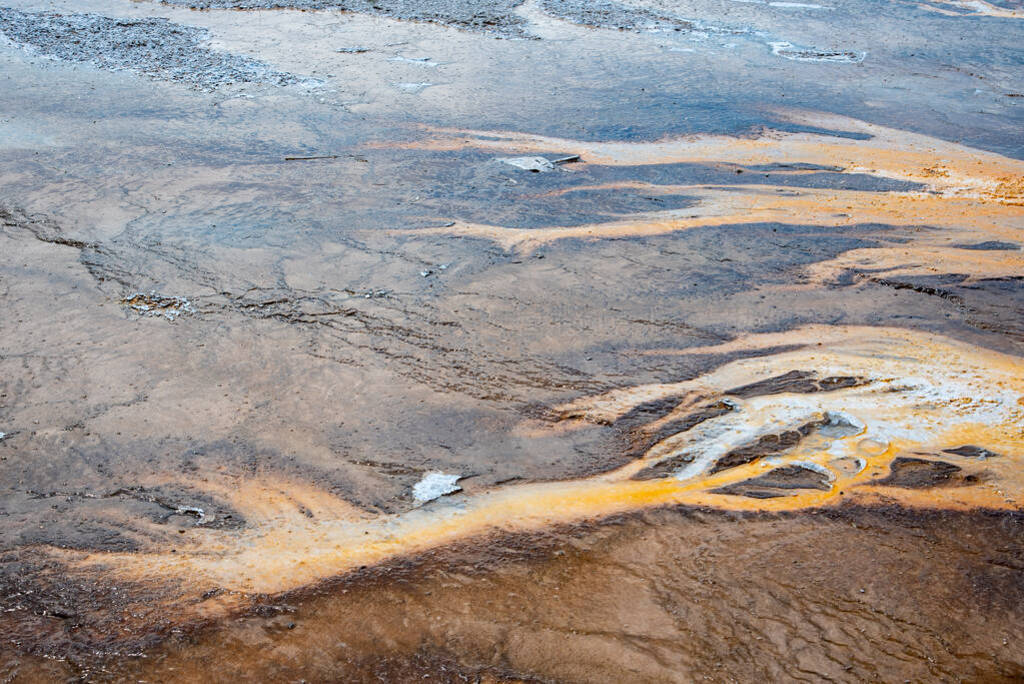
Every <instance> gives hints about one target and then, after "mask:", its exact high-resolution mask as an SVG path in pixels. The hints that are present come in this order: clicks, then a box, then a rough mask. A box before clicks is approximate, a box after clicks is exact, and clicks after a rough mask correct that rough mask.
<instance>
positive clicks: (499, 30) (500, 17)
mask: <svg viewBox="0 0 1024 684" xmlns="http://www.w3.org/2000/svg"><path fill="white" fill-rule="evenodd" d="M163 2H164V3H166V4H169V5H183V6H185V7H189V8H191V9H239V10H256V9H299V10H325V9H334V10H340V11H344V12H359V13H362V14H373V15H378V16H385V17H391V18H392V19H401V20H406V21H425V22H430V23H433V24H442V25H444V26H453V27H456V28H461V29H465V30H468V31H479V32H484V33H493V34H496V35H499V36H503V37H507V38H523V37H526V36H527V33H526V32H525V31H524V30H523V25H524V23H525V22H524V21H523V19H522V17H519V16H517V15H516V14H515V12H514V10H515V8H516V7H518V6H519V5H521V4H522V3H523V0H163Z"/></svg>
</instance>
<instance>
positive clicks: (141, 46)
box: [0, 8, 297, 90]
mask: <svg viewBox="0 0 1024 684" xmlns="http://www.w3.org/2000/svg"><path fill="white" fill-rule="evenodd" d="M0 34H3V35H4V36H6V37H7V38H8V39H9V40H11V41H12V42H14V43H15V44H17V45H18V46H20V47H22V48H24V49H26V50H28V51H30V52H32V53H34V54H38V55H43V56H46V57H53V58H56V59H60V60H64V61H66V62H78V63H85V64H90V65H92V66H95V67H97V68H100V69H106V70H109V71H130V72H134V73H138V74H142V75H144V76H148V77H150V78H153V79H159V80H165V81H175V82H178V83H184V84H186V85H190V86H192V87H194V88H197V89H201V90H212V89H213V88H217V87H219V86H224V85H231V84H233V83H270V84H273V85H286V84H289V83H294V82H295V81H296V80H297V79H296V77H295V76H293V75H291V74H286V73H281V72H278V71H274V70H273V69H271V68H270V67H269V66H267V65H266V64H264V63H262V62H260V61H257V60H254V59H250V58H247V57H241V56H238V55H233V54H231V53H228V52H220V51H216V50H211V49H209V48H208V47H204V43H206V41H207V40H208V39H209V33H208V31H206V29H203V28H199V27H196V26H182V25H180V24H174V23H172V22H170V21H168V20H167V19H127V18H122V19H118V18H113V17H106V16H102V15H98V14H68V15H65V14H55V13H49V12H21V11H18V10H15V9H10V8H0Z"/></svg>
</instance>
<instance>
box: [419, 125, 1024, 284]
mask: <svg viewBox="0 0 1024 684" xmlns="http://www.w3.org/2000/svg"><path fill="white" fill-rule="evenodd" d="M782 116H783V118H785V119H787V120H789V121H791V122H793V123H797V124H801V125H807V126H816V127H820V128H829V129H833V130H837V131H839V130H841V131H847V132H851V133H857V134H860V135H862V136H869V137H867V138H852V137H840V136H838V135H829V134H822V133H791V132H784V131H778V130H765V131H763V132H762V133H761V134H760V135H758V136H757V137H753V138H734V137H728V136H718V135H713V136H692V137H688V138H680V139H672V140H663V141H660V142H653V143H617V142H610V143H608V142H603V143H594V142H586V141H576V140H564V139H558V138H546V137H540V136H530V135H524V134H519V133H505V132H480V131H457V130H452V129H439V130H434V131H433V132H432V135H431V136H430V137H428V138H427V139H425V140H422V141H418V142H414V143H410V144H408V145H407V146H408V147H414V148H418V149H428V150H458V149H462V148H477V149H485V150H493V151H496V152H502V153H508V154H513V153H528V152H535V153H539V152H554V151H567V150H571V151H573V152H576V153H579V154H581V155H582V156H583V159H584V160H585V162H587V163H591V164H602V165H612V166H633V165H651V164H675V163H684V162H685V163H701V164H723V163H726V164H734V165H738V166H740V167H755V166H756V167H766V166H768V167H770V166H772V165H777V166H779V170H780V171H781V172H783V173H806V172H807V171H806V170H805V169H787V168H786V167H787V166H793V165H812V166H815V167H819V168H821V169H825V170H829V171H833V172H837V173H841V174H847V175H851V174H859V175H869V176H875V177H878V178H884V179H889V180H895V181H904V182H910V183H915V184H918V185H919V186H920V187H919V189H914V190H908V191H882V192H878V191H863V190H848V189H838V188H825V189H822V188H794V187H781V186H775V185H761V184H747V185H718V186H712V185H656V184H649V183H642V182H638V181H633V182H630V181H623V182H619V183H612V184H605V185H598V186H582V187H576V188H570V189H565V190H560V191H556V193H560V194H567V193H572V192H579V191H583V190H616V189H627V188H628V189H642V190H643V191H644V192H646V193H652V194H658V193H661V194H684V195H689V196H692V197H693V198H694V200H695V201H696V203H695V205H694V206H690V207H686V208H684V209H675V210H671V211H664V212H654V213H644V214H635V215H629V216H624V217H622V218H621V219H618V220H613V221H608V222H602V223H593V224H586V225H578V226H568V227H541V228H535V229H522V228H510V227H505V226H495V225H486V224H479V223H469V222H462V221H455V222H454V224H453V225H450V226H445V227H438V228H427V229H419V230H416V231H408V232H410V233H415V234H443V235H462V236H469V237H477V238H484V239H489V240H493V241H494V242H496V243H498V244H499V245H501V246H502V247H504V248H505V249H508V250H516V251H521V252H528V251H530V250H532V249H534V248H536V247H538V246H540V245H543V244H546V243H550V242H553V241H556V240H562V239H569V238H575V239H584V240H587V239H610V238H628V237H642V236H653V235H663V234H668V233H673V232H676V231H682V230H689V229H693V228H701V227H709V226H728V225H737V226H738V225H743V224H752V223H766V222H770V223H784V224H792V225H819V226H826V227H843V226H853V225H860V224H870V223H880V224H885V225H891V226H900V227H926V228H928V229H930V230H919V231H913V232H912V233H911V239H910V240H909V241H904V240H900V241H898V242H897V241H894V242H893V243H891V244H882V245H879V246H877V247H870V248H864V249H858V250H855V251H852V252H847V253H845V254H842V255H840V256H839V257H837V258H836V259H835V260H833V261H828V262H824V263H819V264H816V265H815V266H813V267H811V268H809V269H808V275H809V276H811V277H812V278H813V279H814V280H818V281H820V280H827V279H828V278H830V277H832V276H833V275H835V274H837V273H839V272H841V271H843V270H846V269H851V268H853V269H856V268H870V269H872V270H876V271H884V272H886V273H888V274H889V275H893V274H900V275H929V274H934V273H958V274H966V275H968V276H970V277H972V278H992V277H1003V276H1014V275H1019V274H1021V273H1024V268H1022V267H1024V260H1022V255H1021V251H1020V250H1019V249H1016V250H1012V249H1011V250H993V251H988V252H986V253H980V252H978V251H974V252H970V251H969V250H964V249H962V248H961V247H960V245H962V244H963V243H965V242H971V241H975V242H976V241H985V240H1016V239H1018V238H1019V234H1020V228H1019V226H1020V220H1021V218H1022V217H1024V208H1022V207H1024V162H1021V161H1020V160H1017V159H1011V158H1008V157H1004V156H1001V155H998V154H994V153H991V152H985V151H982V150H977V149H974V148H970V147H967V146H964V145H959V144H956V143H951V142H947V141H943V140H939V139H936V138H932V137H929V136H925V135H920V134H915V133H909V132H906V131H900V130H895V129H891V128H886V127H883V126H877V125H874V124H869V123H866V122H863V121H858V120H855V119H851V118H848V117H843V116H838V115H831V114H810V113H805V112H785V113H783V114H782Z"/></svg>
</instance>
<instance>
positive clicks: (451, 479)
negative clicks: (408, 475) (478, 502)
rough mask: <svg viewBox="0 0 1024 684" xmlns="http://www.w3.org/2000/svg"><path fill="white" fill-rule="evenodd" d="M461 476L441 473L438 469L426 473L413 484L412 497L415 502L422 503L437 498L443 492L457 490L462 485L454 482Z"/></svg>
mask: <svg viewBox="0 0 1024 684" xmlns="http://www.w3.org/2000/svg"><path fill="white" fill-rule="evenodd" d="M461 478H462V476H461V475H452V474H449V473H442V472H440V471H433V472H430V473H427V474H426V475H424V476H423V478H422V479H421V480H420V481H419V482H417V483H416V484H415V485H413V487H412V498H413V499H415V500H416V502H417V503H421V504H422V503H426V502H428V501H433V500H434V499H438V498H440V497H442V496H444V495H445V494H451V493H452V492H458V491H460V490H461V489H462V487H460V486H458V485H457V484H455V483H456V482H458V481H459V480H460V479H461Z"/></svg>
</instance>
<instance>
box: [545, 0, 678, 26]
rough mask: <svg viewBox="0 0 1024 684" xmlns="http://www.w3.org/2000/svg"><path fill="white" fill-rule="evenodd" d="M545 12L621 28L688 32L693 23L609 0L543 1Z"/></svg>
mask: <svg viewBox="0 0 1024 684" xmlns="http://www.w3.org/2000/svg"><path fill="white" fill-rule="evenodd" d="M541 7H542V8H543V9H544V11H545V12H547V13H548V14H550V15H552V16H555V17H558V18H559V19H565V20H567V21H571V22H573V23H575V24H582V25H584V26H594V27H597V28H609V29H618V30H620V31H691V30H693V29H694V28H695V25H694V23H693V22H691V21H687V20H685V19H682V18H680V17H674V16H671V15H667V14H660V13H658V12H654V11H652V10H649V9H643V8H640V7H629V6H627V5H622V4H620V3H617V2H609V1H608V0H542V2H541Z"/></svg>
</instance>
